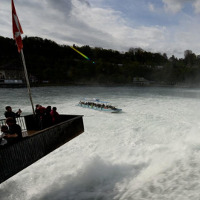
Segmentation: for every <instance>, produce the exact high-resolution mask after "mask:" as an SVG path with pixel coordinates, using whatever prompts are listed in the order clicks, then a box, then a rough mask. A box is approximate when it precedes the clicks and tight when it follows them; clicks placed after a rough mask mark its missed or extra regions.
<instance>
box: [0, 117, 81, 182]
mask: <svg viewBox="0 0 200 200" xmlns="http://www.w3.org/2000/svg"><path fill="white" fill-rule="evenodd" d="M60 117H61V122H60V123H59V124H56V125H54V126H51V127H49V128H46V129H43V130H40V131H36V132H35V133H34V134H33V135H31V136H27V137H25V138H23V139H22V140H21V141H19V142H17V143H15V144H12V145H8V146H5V147H3V148H1V149H0V160H1V162H0V169H1V170H0V183H2V182H3V181H5V180H7V179H8V178H10V177H11V176H13V175H15V174H16V173H18V172H19V171H21V170H23V169H24V168H26V167H28V166H30V165H31V164H33V163H34V162H36V161H37V160H39V159H41V158H42V157H44V156H46V155H47V154H49V153H50V152H52V151H54V150H55V149H57V148H58V147H60V146H61V145H63V144H65V143H66V142H68V141H70V140H71V139H73V138H74V137H76V136H78V135H79V134H81V133H83V132H84V125H83V119H82V116H81V115H80V116H79V115H60ZM33 122H34V117H33V115H28V116H25V123H26V125H27V131H28V130H31V129H32V128H33V127H32V126H34V123H33Z"/></svg>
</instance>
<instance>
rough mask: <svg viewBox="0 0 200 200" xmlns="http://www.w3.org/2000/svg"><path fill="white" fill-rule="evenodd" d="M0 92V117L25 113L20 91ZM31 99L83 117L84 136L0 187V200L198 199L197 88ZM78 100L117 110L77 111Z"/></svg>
mask: <svg viewBox="0 0 200 200" xmlns="http://www.w3.org/2000/svg"><path fill="white" fill-rule="evenodd" d="M0 92H1V97H0V103H1V104H0V105H1V107H0V117H1V118H3V117H4V116H3V113H4V108H5V106H7V105H11V106H12V107H13V110H14V111H16V110H18V109H19V108H21V109H22V111H23V114H24V115H26V114H31V112H32V110H31V106H30V102H29V98H28V94H27V90H26V89H25V88H23V89H0ZM32 96H33V101H34V104H42V105H43V106H45V107H46V106H48V105H51V106H56V107H57V109H58V112H59V113H60V114H76V115H84V117H83V120H84V126H85V132H84V133H83V134H81V135H80V136H78V137H76V138H75V139H73V140H71V141H70V142H68V143H66V144H65V145H63V146H62V147H60V148H59V149H57V150H55V151H54V152H52V153H51V154H49V155H48V156H46V157H44V158H42V159H41V160H39V161H38V162H36V163H34V164H33V165H31V166H30V167H28V168H26V169H25V170H23V171H21V172H20V173H18V174H17V175H15V176H13V177H12V178H10V179H8V180H7V181H6V182H4V183H2V184H1V185H0V199H1V200H16V199H17V200H18V199H20V200H21V199H25V200H27V199H28V200H29V199H30V200H43V199H45V200H63V199H64V200H65V199H67V200H88V199H101V200H110V199H116V200H119V199H120V200H124V199H126V200H146V199H148V200H149V199H153V200H161V199H162V200H174V199H176V200H179V199H180V200H196V199H199V198H200V139H199V138H200V137H199V135H200V112H199V109H200V101H199V99H200V90H198V89H178V88H137V87H133V88H132V87H40V88H32ZM84 97H88V98H94V97H95V98H100V99H102V100H105V101H110V102H112V103H113V104H114V105H116V106H117V107H119V108H122V109H123V112H122V113H117V114H113V113H105V112H100V111H95V110H91V109H86V108H81V107H78V106H76V104H77V103H78V102H79V100H80V99H81V98H84ZM1 162H2V161H1Z"/></svg>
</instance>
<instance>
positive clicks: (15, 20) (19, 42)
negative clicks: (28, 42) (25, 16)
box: [11, 0, 23, 52]
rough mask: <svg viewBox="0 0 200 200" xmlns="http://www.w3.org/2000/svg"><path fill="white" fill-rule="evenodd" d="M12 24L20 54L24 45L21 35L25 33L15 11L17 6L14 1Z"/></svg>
mask: <svg viewBox="0 0 200 200" xmlns="http://www.w3.org/2000/svg"><path fill="white" fill-rule="evenodd" d="M11 3H12V24H13V38H14V39H15V41H16V44H17V47H18V52H20V51H21V49H22V48H23V43H22V38H21V34H22V33H23V30H22V27H21V25H20V22H19V19H18V17H17V13H16V10H15V5H14V2H13V0H12V2H11Z"/></svg>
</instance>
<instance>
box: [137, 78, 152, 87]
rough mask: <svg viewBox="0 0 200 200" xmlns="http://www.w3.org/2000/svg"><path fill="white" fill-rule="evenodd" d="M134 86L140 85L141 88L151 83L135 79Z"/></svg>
mask: <svg viewBox="0 0 200 200" xmlns="http://www.w3.org/2000/svg"><path fill="white" fill-rule="evenodd" d="M133 84H135V85H140V86H145V85H149V84H150V81H148V80H146V79H145V78H143V77H134V78H133Z"/></svg>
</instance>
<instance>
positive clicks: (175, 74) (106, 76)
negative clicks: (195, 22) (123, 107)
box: [0, 36, 200, 87]
mask: <svg viewBox="0 0 200 200" xmlns="http://www.w3.org/2000/svg"><path fill="white" fill-rule="evenodd" d="M0 43H1V46H2V47H1V49H0V58H1V59H0V87H18V86H19V87H23V86H24V85H23V84H21V85H20V84H5V83H4V82H3V79H4V80H6V79H13V80H15V79H18V80H20V79H21V80H22V81H23V83H25V81H24V78H23V75H22V73H21V75H20V74H19V75H18V77H17V74H18V72H19V71H23V66H22V61H21V58H20V56H19V54H18V52H17V51H16V46H15V41H14V40H13V39H10V38H4V37H1V36H0ZM23 44H24V54H25V58H26V65H27V71H28V74H29V80H30V84H31V86H32V87H38V86H68V85H70V86H71V85H78V86H145V87H151V86H156V87H158V86H159V87H200V55H195V54H194V53H193V52H192V51H191V50H185V52H183V54H184V58H176V57H175V56H174V55H172V56H171V57H169V58H168V57H167V55H166V54H165V53H163V54H161V53H152V52H147V51H145V50H143V49H141V48H130V49H129V50H128V51H127V52H119V51H115V50H112V49H103V48H101V47H89V46H87V45H86V46H82V47H78V46H75V45H73V47H74V48H76V49H77V50H78V51H80V52H81V53H83V54H84V55H86V56H87V58H88V59H85V58H84V57H83V56H81V55H80V54H78V53H77V52H76V51H74V50H73V49H72V48H71V47H70V46H67V45H58V44H57V43H55V42H54V41H51V40H48V39H42V38H39V37H24V38H23ZM11 71H12V73H13V75H12V73H11ZM2 77H3V78H2Z"/></svg>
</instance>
